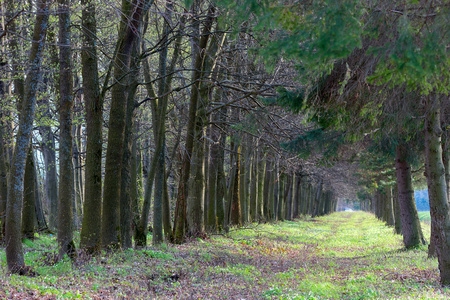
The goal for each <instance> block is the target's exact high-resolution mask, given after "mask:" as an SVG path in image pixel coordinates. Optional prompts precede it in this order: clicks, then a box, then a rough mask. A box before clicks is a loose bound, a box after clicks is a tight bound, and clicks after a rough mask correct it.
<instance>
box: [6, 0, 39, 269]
mask: <svg viewBox="0 0 450 300" xmlns="http://www.w3.org/2000/svg"><path fill="white" fill-rule="evenodd" d="M47 23H48V3H47V2H46V0H40V1H37V13H36V21H35V23H34V30H33V37H32V44H31V50H30V56H29V65H28V74H27V77H26V81H25V93H24V98H23V103H22V110H21V112H20V115H19V130H18V132H17V136H16V145H15V148H14V155H13V158H12V164H11V170H10V176H9V186H8V202H7V205H6V229H5V242H6V262H7V265H8V270H9V271H10V272H11V273H19V274H20V273H24V270H25V261H24V257H23V249H22V235H21V225H22V216H21V215H22V197H23V179H24V172H25V160H26V153H27V150H28V147H29V145H30V137H31V131H32V128H33V119H34V111H35V108H36V91H37V88H38V83H39V79H40V76H41V71H40V67H41V63H42V53H43V49H44V44H45V34H46V32H47Z"/></svg>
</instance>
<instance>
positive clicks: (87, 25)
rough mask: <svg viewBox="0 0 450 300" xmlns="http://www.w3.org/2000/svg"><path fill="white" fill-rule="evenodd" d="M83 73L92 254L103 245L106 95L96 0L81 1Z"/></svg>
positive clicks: (85, 243)
mask: <svg viewBox="0 0 450 300" xmlns="http://www.w3.org/2000/svg"><path fill="white" fill-rule="evenodd" d="M81 4H82V6H83V11H82V19H81V24H82V26H81V27H82V40H83V44H82V50H83V51H82V52H81V62H82V74H83V94H84V99H85V107H86V135H87V142H86V169H85V170H86V171H85V172H86V173H85V174H86V176H85V177H86V182H85V187H84V188H85V190H84V195H85V199H84V207H83V211H84V216H83V223H82V226H81V235H80V247H81V248H83V249H84V250H85V251H87V252H90V253H95V252H99V251H100V248H101V208H102V198H101V197H102V143H103V134H102V125H103V124H102V122H103V98H102V97H101V96H100V90H99V79H98V66H97V65H98V61H97V48H96V47H95V45H96V39H97V36H96V34H97V22H96V19H95V3H94V2H93V0H82V1H81Z"/></svg>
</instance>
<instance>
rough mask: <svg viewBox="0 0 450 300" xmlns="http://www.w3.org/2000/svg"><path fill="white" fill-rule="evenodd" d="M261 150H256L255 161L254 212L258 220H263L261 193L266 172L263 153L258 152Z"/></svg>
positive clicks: (262, 197) (262, 198)
mask: <svg viewBox="0 0 450 300" xmlns="http://www.w3.org/2000/svg"><path fill="white" fill-rule="evenodd" d="M260 151H261V150H259V149H258V150H257V153H258V154H257V157H258V162H257V171H256V172H257V174H256V177H257V182H258V185H257V189H258V192H257V196H256V197H257V200H256V214H257V219H258V221H259V222H263V221H264V195H263V186H264V177H265V176H266V172H265V170H264V167H265V164H264V160H265V159H264V157H265V154H264V153H263V152H260Z"/></svg>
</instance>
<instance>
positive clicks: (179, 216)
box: [174, 6, 214, 243]
mask: <svg viewBox="0 0 450 300" xmlns="http://www.w3.org/2000/svg"><path fill="white" fill-rule="evenodd" d="M213 15H214V7H213V6H210V7H209V12H208V17H207V19H206V21H205V25H204V28H203V32H202V35H201V38H200V40H199V42H198V51H195V53H196V55H195V59H194V72H193V75H192V82H193V85H192V88H191V97H190V102H189V121H188V128H187V131H186V146H185V152H184V156H183V165H182V170H181V176H180V181H179V186H178V196H177V204H176V209H175V225H174V240H175V242H177V243H181V242H182V241H183V239H184V233H185V228H184V226H185V221H186V216H187V215H186V210H187V209H189V210H190V213H189V217H188V223H189V224H190V225H189V227H190V228H189V231H190V234H198V233H199V232H197V231H199V230H200V231H203V226H204V224H203V220H200V218H203V208H202V195H203V194H202V195H201V194H200V193H202V192H203V173H202V171H201V168H203V157H202V156H203V139H201V141H200V140H199V138H200V137H201V134H202V132H203V126H204V117H206V110H205V109H204V108H202V105H199V91H200V78H201V77H202V76H203V74H202V64H203V61H204V58H205V54H206V46H207V44H208V40H209V36H210V32H211V27H212V23H213V20H214V16H213ZM196 47H197V46H196ZM194 48H195V47H194ZM199 115H202V117H201V118H200V119H199V118H198V116H199ZM195 141H197V142H195ZM194 144H196V145H197V146H196V149H195V150H194ZM198 155H201V156H198ZM191 160H192V161H193V162H194V163H193V165H195V166H196V170H194V171H193V176H192V179H191V181H190V180H189V178H190V173H191ZM188 184H189V192H191V191H192V192H193V193H195V194H194V195H193V196H192V195H191V197H190V198H189V194H188V190H187V187H188ZM197 184H198V185H201V186H197ZM191 187H192V188H194V189H195V191H194V190H191ZM186 199H188V202H189V199H190V202H191V203H190V206H189V208H187V203H186ZM198 203H200V205H199V204H198ZM199 215H201V216H199ZM189 219H190V221H189Z"/></svg>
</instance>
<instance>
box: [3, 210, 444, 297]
mask: <svg viewBox="0 0 450 300" xmlns="http://www.w3.org/2000/svg"><path fill="white" fill-rule="evenodd" d="M423 226H424V234H425V236H429V225H426V224H424V223H423ZM54 245H56V242H55V239H54V237H49V236H45V235H43V236H39V238H38V239H36V240H35V241H26V242H25V243H24V247H25V252H26V261H27V264H29V265H31V266H32V267H33V268H34V269H35V270H36V271H37V272H38V273H39V276H37V277H21V276H16V275H12V276H9V275H7V274H6V260H5V255H4V251H2V253H1V256H0V259H1V271H0V272H1V274H2V276H1V277H0V281H1V282H0V284H1V287H0V298H2V299H3V298H7V297H10V298H24V299H27V298H33V297H34V298H39V299H45V298H46V297H47V298H48V299H51V298H52V297H54V298H56V299H99V298H102V297H103V298H107V299H121V298H124V299H186V298H191V299H393V298H395V299H448V298H450V291H449V290H448V289H444V288H441V287H440V286H439V284H438V280H439V275H438V270H437V261H436V260H435V259H432V260H430V259H427V253H426V247H422V248H420V249H415V250H410V251H405V250H404V249H403V246H402V239H401V236H399V235H395V234H394V233H393V229H392V228H390V227H387V226H385V225H384V224H383V223H381V222H380V221H378V220H377V219H376V218H374V217H373V215H370V214H368V213H364V212H342V213H334V214H332V215H329V216H325V217H320V218H316V219H311V218H302V219H301V220H296V221H286V222H281V223H276V224H260V225H256V224H252V225H249V226H248V227H246V228H240V229H237V228H234V229H232V230H231V231H230V233H229V234H227V235H215V236H212V237H210V238H209V239H203V240H202V239H196V240H195V241H191V242H190V243H187V244H184V245H170V244H164V245H162V246H159V247H148V248H145V249H142V250H132V249H130V250H126V251H122V252H117V253H114V254H107V253H103V254H102V255H100V256H98V257H95V258H92V259H90V260H87V259H85V258H82V259H80V260H79V261H78V262H77V263H76V264H72V262H71V261H70V260H63V261H61V262H58V263H56V264H54V262H53V261H52V254H53V253H55V251H56V249H55V248H54V247H55V246H54Z"/></svg>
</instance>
